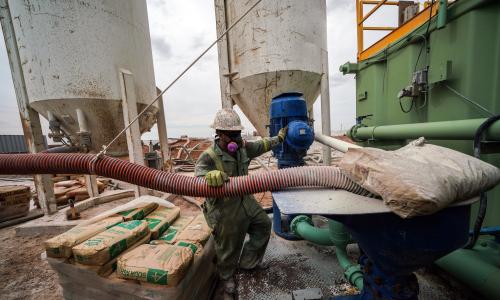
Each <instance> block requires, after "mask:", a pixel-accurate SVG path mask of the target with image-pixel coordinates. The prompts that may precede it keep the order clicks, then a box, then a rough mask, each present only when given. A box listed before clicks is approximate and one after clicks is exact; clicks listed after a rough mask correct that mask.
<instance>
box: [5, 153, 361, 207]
mask: <svg viewBox="0 0 500 300" xmlns="http://www.w3.org/2000/svg"><path fill="white" fill-rule="evenodd" d="M95 157H96V156H95V155H93V154H77V153H54V154H52V153H38V154H0V174H3V175H19V174H96V175H100V176H104V177H109V178H113V179H117V180H121V181H125V182H128V183H132V184H135V185H139V186H143V187H146V188H151V189H154V190H158V191H162V192H166V193H171V194H177V195H185V196H193V197H200V196H201V197H216V198H221V197H232V196H239V195H247V194H255V193H261V192H265V191H278V190H284V189H286V188H291V187H326V188H336V189H343V190H346V191H349V192H352V193H355V194H359V195H369V194H370V193H369V192H368V191H366V190H365V189H363V188H362V187H360V186H359V185H358V184H356V183H354V182H353V181H351V180H350V179H349V178H348V177H347V176H346V175H344V174H343V173H342V171H341V170H340V169H339V168H337V167H325V166H314V167H297V168H288V169H280V170H276V171H269V172H263V173H257V174H252V175H248V176H239V177H231V178H230V180H229V181H228V182H227V183H225V184H224V185H223V186H222V187H217V188H213V187H209V186H208V185H207V183H206V181H205V179H204V178H203V177H191V176H185V175H180V174H175V173H169V172H164V171H160V170H156V169H151V168H148V167H144V166H140V165H137V164H133V163H129V162H127V161H124V160H120V159H116V158H112V157H108V156H101V157H100V158H98V159H95Z"/></svg>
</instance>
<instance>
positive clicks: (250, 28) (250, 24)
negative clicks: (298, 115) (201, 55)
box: [215, 0, 329, 136]
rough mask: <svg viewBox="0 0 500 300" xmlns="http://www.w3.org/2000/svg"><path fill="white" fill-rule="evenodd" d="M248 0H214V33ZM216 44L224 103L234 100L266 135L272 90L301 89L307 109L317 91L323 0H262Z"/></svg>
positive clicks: (323, 50)
mask: <svg viewBox="0 0 500 300" xmlns="http://www.w3.org/2000/svg"><path fill="white" fill-rule="evenodd" d="M253 3H254V2H252V1H247V0H227V1H223V0H215V8H216V18H217V32H218V34H219V35H220V34H221V33H222V32H223V30H224V29H225V28H227V27H229V26H230V25H231V24H232V23H233V22H234V21H235V20H236V19H237V18H238V17H239V16H241V15H242V14H243V13H244V12H245V11H246V10H247V9H248V8H249V7H250V6H251V5H252V4H253ZM218 50H219V63H220V68H219V70H220V76H221V90H222V98H223V106H231V105H232V103H234V104H237V105H238V106H239V107H240V108H241V110H242V111H243V112H244V114H245V115H246V116H247V117H248V119H249V120H250V121H251V122H252V124H253V125H254V126H255V128H256V129H257V131H258V132H259V134H260V135H261V136H267V135H268V132H267V130H266V125H267V124H269V105H270V103H271V99H272V98H273V97H274V96H277V95H279V94H281V93H283V92H289V91H295V92H301V93H303V94H304V98H305V100H306V101H307V107H308V109H309V110H312V105H313V103H314V101H315V100H316V98H317V97H318V95H319V94H320V90H321V80H322V79H323V78H322V77H325V76H323V75H324V74H327V70H328V68H327V66H328V63H327V62H328V57H327V38H326V4H325V1H324V0H308V1H303V0H280V1H269V0H265V1H262V2H261V3H260V4H259V5H257V6H256V7H255V8H254V10H253V11H252V12H251V13H250V14H249V15H247V16H246V17H245V18H243V19H242V21H241V22H240V23H239V24H238V25H237V26H235V27H234V28H232V29H231V30H230V32H229V34H228V36H227V38H224V39H223V40H222V41H221V42H219V44H218ZM326 79H327V76H326ZM326 82H327V81H326ZM327 85H328V84H326V87H325V88H326V89H327V88H328V87H327ZM327 98H329V97H327ZM328 114H329V113H328Z"/></svg>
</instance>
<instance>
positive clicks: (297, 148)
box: [269, 92, 314, 240]
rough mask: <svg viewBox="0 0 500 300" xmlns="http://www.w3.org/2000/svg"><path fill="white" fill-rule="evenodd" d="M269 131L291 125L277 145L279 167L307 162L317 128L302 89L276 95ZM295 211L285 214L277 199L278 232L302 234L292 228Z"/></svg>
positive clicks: (275, 221)
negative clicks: (290, 224) (311, 118)
mask: <svg viewBox="0 0 500 300" xmlns="http://www.w3.org/2000/svg"><path fill="white" fill-rule="evenodd" d="M269 118H270V124H269V135H270V136H276V135H277V134H278V132H279V131H280V129H281V128H283V127H285V126H288V133H287V135H286V139H285V141H284V143H282V144H280V145H278V146H275V147H274V148H273V149H272V150H273V156H274V157H276V158H277V159H278V168H280V169H282V168H289V167H297V166H303V165H304V164H305V162H304V156H306V154H307V150H308V149H309V147H310V146H311V144H312V143H313V141H314V130H313V127H312V126H311V122H310V120H309V117H308V115H307V103H306V101H305V100H304V98H302V94H301V93H297V92H289V93H283V94H281V95H279V96H277V97H274V98H273V99H272V102H271V107H270V109H269ZM294 217H295V215H283V214H281V211H280V210H279V208H278V206H277V205H276V203H275V202H274V199H273V229H274V232H275V233H276V234H277V235H278V236H280V237H282V238H284V239H287V240H299V239H300V238H299V237H297V236H296V235H294V234H293V233H292V232H290V231H289V230H288V227H289V223H290V222H291V221H292V219H293V218H294Z"/></svg>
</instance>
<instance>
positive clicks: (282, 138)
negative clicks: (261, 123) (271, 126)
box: [278, 126, 288, 143]
mask: <svg viewBox="0 0 500 300" xmlns="http://www.w3.org/2000/svg"><path fill="white" fill-rule="evenodd" d="M287 132H288V126H285V127H283V128H281V129H280V131H278V138H279V140H280V142H281V143H283V142H284V141H285V138H286V133H287Z"/></svg>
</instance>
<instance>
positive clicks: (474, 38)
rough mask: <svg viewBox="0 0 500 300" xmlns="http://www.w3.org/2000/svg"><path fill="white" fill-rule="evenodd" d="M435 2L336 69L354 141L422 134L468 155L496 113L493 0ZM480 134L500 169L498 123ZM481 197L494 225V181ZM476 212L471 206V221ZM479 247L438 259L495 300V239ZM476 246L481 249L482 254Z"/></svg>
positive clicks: (499, 292) (499, 253) (499, 59)
mask: <svg viewBox="0 0 500 300" xmlns="http://www.w3.org/2000/svg"><path fill="white" fill-rule="evenodd" d="M435 2H436V5H435V6H433V8H434V12H432V11H429V9H427V10H425V11H423V12H422V13H421V14H422V15H423V17H426V16H427V19H426V20H425V22H423V23H422V24H420V25H419V26H416V27H415V28H413V29H412V30H411V31H409V32H408V33H407V34H405V35H401V36H400V37H399V38H398V39H395V40H392V41H390V40H389V42H387V44H386V45H385V46H384V47H383V48H381V49H380V51H377V52H376V53H373V54H372V55H370V56H369V57H366V56H365V57H363V55H361V56H358V57H362V59H360V60H358V62H357V63H346V64H344V65H343V66H341V67H340V70H341V71H342V72H343V73H344V74H348V73H350V74H356V100H355V101H356V116H357V123H358V125H356V126H354V127H353V128H352V129H351V130H350V131H349V132H348V135H349V136H350V137H351V138H352V139H353V140H355V141H356V142H358V143H360V144H362V145H364V146H371V147H379V148H386V149H393V148H397V147H399V146H401V145H404V144H405V143H406V142H407V141H408V140H410V139H414V138H417V137H419V136H425V137H427V139H428V140H429V142H430V143H433V144H437V145H441V146H445V147H449V148H452V149H455V150H458V151H461V152H464V153H467V154H470V155H473V141H472V139H473V136H474V134H475V132H476V130H477V128H478V127H479V125H480V124H481V123H482V122H483V121H484V120H486V119H487V118H489V117H491V116H492V115H497V114H500V1H487V0H459V1H455V2H450V3H446V1H435ZM437 2H439V6H440V8H439V9H438V3H437ZM402 26H404V25H402ZM396 30H397V29H396ZM358 32H359V31H358ZM387 37H388V36H386V38H384V39H386V40H387V39H388V38H387ZM379 45H380V44H379ZM379 45H378V46H379ZM361 51H363V49H361ZM367 51H368V52H369V48H368V49H367ZM360 53H362V52H360ZM484 139H485V140H487V141H488V143H487V144H485V145H484V147H482V150H481V151H482V154H481V159H483V160H484V161H487V162H489V163H491V164H493V165H495V166H497V167H500V146H499V145H498V143H496V142H495V141H499V140H500V121H499V122H496V123H495V124H494V125H493V126H492V127H491V128H490V129H489V130H488V131H487V132H486V134H485V138H484ZM488 199H489V201H488V208H487V212H486V218H485V220H484V223H483V226H484V227H496V228H497V229H498V228H499V227H498V226H500V186H497V187H496V188H495V189H493V190H491V191H490V192H488ZM477 210H478V207H477V204H476V205H475V206H474V208H473V209H472V211H474V213H473V214H474V215H473V216H472V218H471V220H472V221H474V220H475V218H476V215H475V214H476V212H477ZM471 228H472V224H471ZM483 239H484V238H483ZM497 242H498V235H497ZM478 244H480V245H476V247H474V249H473V250H458V251H456V252H454V253H452V254H450V255H449V256H446V257H445V258H443V259H441V260H439V261H438V262H437V263H438V265H439V266H441V267H443V268H444V269H445V270H448V271H450V272H452V273H453V275H455V276H456V277H457V278H459V279H461V280H463V281H464V282H467V283H468V284H470V285H471V286H472V287H473V288H474V289H475V290H476V291H478V292H480V293H482V294H483V295H484V296H486V297H487V298H491V297H493V298H496V299H500V288H499V287H498V283H499V282H500V273H499V271H498V270H499V268H500V247H499V246H498V245H499V244H498V243H496V245H494V243H492V242H491V240H483V241H482V242H481V240H480V242H479V243H478ZM481 247H482V248H485V249H486V248H487V250H484V252H481V251H483V250H481ZM491 247H493V250H492V248H491ZM495 247H496V249H495ZM468 251H469V252H470V253H469V252H468ZM471 254H473V255H474V262H475V263H474V264H471V263H470V261H472V260H471V256H470V255H471ZM481 256H482V257H483V258H484V259H483V260H482V262H481V259H480V258H481ZM492 256H493V258H492ZM478 257H479V258H478ZM461 264H462V265H463V266H466V267H467V268H468V270H463V269H461V268H460V265H461ZM457 266H458V267H457ZM486 269H488V270H489V271H488V272H489V273H488V274H486V275H485V274H484V272H485V271H484V270H486ZM475 272H477V273H476V274H475ZM481 272H483V273H481ZM479 273H481V274H479ZM465 274H467V275H465ZM492 276H493V277H492ZM470 278H476V279H477V278H484V280H470ZM492 280H493V281H492ZM488 282H489V283H488ZM491 282H497V284H496V286H495V285H493V284H491ZM493 298H492V299H493Z"/></svg>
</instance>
